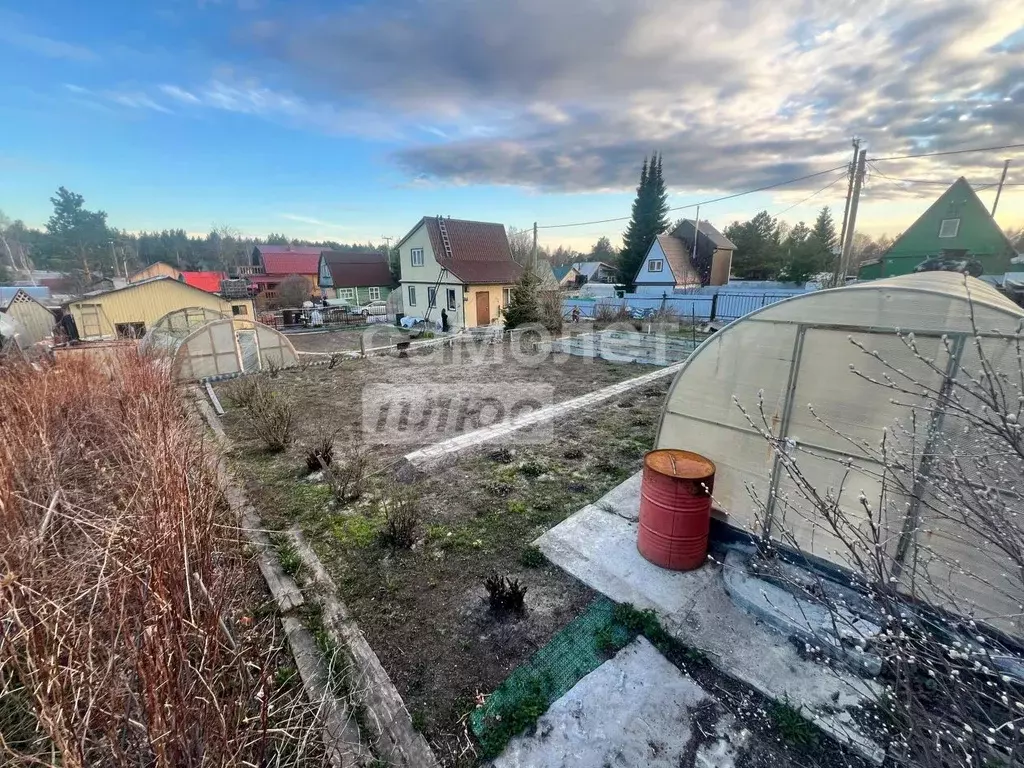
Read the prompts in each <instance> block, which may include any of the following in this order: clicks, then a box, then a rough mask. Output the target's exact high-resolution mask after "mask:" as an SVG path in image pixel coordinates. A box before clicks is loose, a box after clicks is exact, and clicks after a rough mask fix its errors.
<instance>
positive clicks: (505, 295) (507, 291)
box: [501, 288, 512, 307]
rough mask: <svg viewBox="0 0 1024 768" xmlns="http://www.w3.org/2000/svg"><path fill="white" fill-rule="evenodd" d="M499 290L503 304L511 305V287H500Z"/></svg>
mask: <svg viewBox="0 0 1024 768" xmlns="http://www.w3.org/2000/svg"><path fill="white" fill-rule="evenodd" d="M501 292H502V296H501V298H502V300H503V301H504V302H505V303H504V305H503V306H505V307H509V306H511V304H512V289H511V288H502V289H501Z"/></svg>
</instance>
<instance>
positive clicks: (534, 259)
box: [530, 221, 537, 270]
mask: <svg viewBox="0 0 1024 768" xmlns="http://www.w3.org/2000/svg"><path fill="white" fill-rule="evenodd" d="M530 269H533V270H536V269H537V222H536V221H535V222H533V254H532V255H531V256H530Z"/></svg>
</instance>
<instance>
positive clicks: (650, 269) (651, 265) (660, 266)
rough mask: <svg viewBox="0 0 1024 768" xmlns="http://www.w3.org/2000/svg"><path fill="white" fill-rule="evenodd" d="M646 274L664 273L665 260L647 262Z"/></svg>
mask: <svg viewBox="0 0 1024 768" xmlns="http://www.w3.org/2000/svg"><path fill="white" fill-rule="evenodd" d="M655 264H657V265H658V266H657V267H655V266H654V265H655ZM647 271H648V272H664V271H665V260H664V259H651V260H650V261H648V262H647Z"/></svg>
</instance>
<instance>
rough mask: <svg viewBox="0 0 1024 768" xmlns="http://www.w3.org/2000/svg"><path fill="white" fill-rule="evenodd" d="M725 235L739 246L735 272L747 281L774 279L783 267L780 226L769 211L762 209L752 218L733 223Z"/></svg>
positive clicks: (736, 253) (736, 254) (734, 256)
mask: <svg viewBox="0 0 1024 768" xmlns="http://www.w3.org/2000/svg"><path fill="white" fill-rule="evenodd" d="M725 236H726V237H727V238H729V239H730V240H732V241H733V243H735V245H736V251H735V253H734V254H733V257H732V273H733V274H734V275H735V276H736V277H738V278H741V279H744V280H774V279H776V278H777V277H778V276H779V273H780V272H781V271H782V268H783V253H782V249H781V248H780V244H779V239H780V236H779V225H778V222H777V221H776V220H775V219H773V218H772V217H771V216H770V215H769V214H768V211H761V212H760V213H758V214H757V215H756V216H754V218H752V219H751V220H750V221H745V222H743V223H742V224H741V223H740V222H738V221H735V222H733V223H732V224H730V225H729V226H728V227H727V228H726V230H725Z"/></svg>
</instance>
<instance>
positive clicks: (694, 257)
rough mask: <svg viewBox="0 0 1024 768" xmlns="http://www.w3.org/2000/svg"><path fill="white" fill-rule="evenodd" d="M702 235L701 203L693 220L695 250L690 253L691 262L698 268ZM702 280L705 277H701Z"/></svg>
mask: <svg viewBox="0 0 1024 768" xmlns="http://www.w3.org/2000/svg"><path fill="white" fill-rule="evenodd" d="M699 237H700V205H698V206H697V216H696V218H695V219H694V220H693V252H692V253H691V254H690V264H691V265H693V267H694V269H696V268H697V267H696V265H697V238H699ZM701 279H702V280H703V279H704V278H701Z"/></svg>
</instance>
